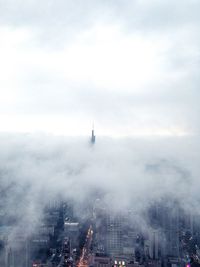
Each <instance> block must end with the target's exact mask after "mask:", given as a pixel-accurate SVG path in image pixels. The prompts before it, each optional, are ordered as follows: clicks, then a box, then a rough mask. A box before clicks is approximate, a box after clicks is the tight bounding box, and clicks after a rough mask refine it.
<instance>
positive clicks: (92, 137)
mask: <svg viewBox="0 0 200 267" xmlns="http://www.w3.org/2000/svg"><path fill="white" fill-rule="evenodd" d="M95 139H96V136H95V135H94V124H93V126H92V136H91V143H92V144H94V143H95Z"/></svg>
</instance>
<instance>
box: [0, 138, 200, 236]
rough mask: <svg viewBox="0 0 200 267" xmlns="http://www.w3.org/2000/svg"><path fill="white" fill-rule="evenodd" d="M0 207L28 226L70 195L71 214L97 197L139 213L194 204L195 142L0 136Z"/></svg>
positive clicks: (191, 209) (196, 178) (115, 209)
mask: <svg viewBox="0 0 200 267" xmlns="http://www.w3.org/2000/svg"><path fill="white" fill-rule="evenodd" d="M0 146H1V151H0V174H1V175H0V188H1V210H2V212H5V214H6V216H7V217H10V218H11V220H13V221H15V220H16V227H15V228H14V232H13V233H12V234H15V231H16V232H17V231H19V229H21V227H22V226H25V225H26V227H25V229H26V231H27V234H28V235H29V234H31V233H32V232H34V229H35V228H36V227H37V224H38V223H40V222H41V220H42V213H43V209H44V207H45V205H49V204H51V203H53V202H54V201H57V200H59V201H65V202H68V201H73V203H74V206H75V207H77V216H78V217H79V218H82V217H84V216H86V215H85V214H86V210H85V209H86V208H87V205H90V206H91V201H92V202H93V203H94V202H95V199H97V198H99V199H100V200H101V202H102V203H103V204H102V205H104V206H105V207H107V209H109V210H110V211H112V212H121V211H124V210H132V211H134V212H135V213H136V214H138V216H139V217H140V218H141V220H142V219H143V218H142V216H143V214H144V212H145V210H147V209H148V208H149V207H150V206H151V205H152V204H153V203H155V202H161V201H162V200H165V199H166V200H169V201H170V200H172V203H173V201H174V200H175V201H177V202H178V203H180V205H181V207H182V208H183V209H184V210H185V211H186V213H187V212H188V213H194V214H198V213H199V210H198V207H199V203H200V202H199V201H200V199H199V194H198V188H199V176H198V175H199V166H198V165H199V164H198V163H199V154H198V150H199V142H198V141H197V140H195V139H194V138H191V137H190V138H189V137H187V138H186V137H179V138H160V139H158V138H156V139H155V138H153V137H152V138H121V139H113V138H105V137H104V138H101V137H98V138H97V142H96V143H95V144H94V145H91V143H90V140H89V138H88V139H87V138H83V137H80V138H78V137H77V138H67V137H58V136H57V137H55V136H52V135H44V134H43V135H41V134H37V135H36V134H35V135H33V134H32V135H31V134H26V135H25V134H24V135H23V134H18V135H16V134H15V135H13V134H10V135H3V134H1V137H0Z"/></svg>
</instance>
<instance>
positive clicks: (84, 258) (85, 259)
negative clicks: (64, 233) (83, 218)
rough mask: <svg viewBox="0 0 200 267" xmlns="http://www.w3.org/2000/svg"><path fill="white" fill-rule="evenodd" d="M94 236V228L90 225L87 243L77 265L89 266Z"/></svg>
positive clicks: (79, 266)
mask: <svg viewBox="0 0 200 267" xmlns="http://www.w3.org/2000/svg"><path fill="white" fill-rule="evenodd" d="M92 237H93V230H92V226H91V225H90V227H89V229H88V232H87V236H86V239H85V244H84V247H83V250H82V253H81V256H80V260H79V262H78V263H77V267H88V266H89V264H88V260H89V254H90V248H91V243H92Z"/></svg>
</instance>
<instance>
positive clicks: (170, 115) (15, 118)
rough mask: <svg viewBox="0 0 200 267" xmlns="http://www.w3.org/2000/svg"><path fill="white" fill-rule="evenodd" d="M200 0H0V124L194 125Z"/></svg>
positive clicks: (70, 130) (134, 130)
mask: <svg viewBox="0 0 200 267" xmlns="http://www.w3.org/2000/svg"><path fill="white" fill-rule="evenodd" d="M199 12H200V1H199V0H176V1H174V0H151V1H149V0H132V1H131V0H96V1H94V0H93V1H92V0H84V1H83V0H56V1H52V0H42V1H39V0H24V1H23V0H0V131H4V132H5V131H6V132H47V133H53V134H59V135H60V134H61V135H62V134H64V135H87V134H89V133H90V130H91V126H92V122H93V121H94V122H95V128H96V131H97V135H109V136H124V135H129V136H134V135H139V136H143V135H161V136H162V135H172V136H174V135H178V136H179V135H186V134H192V135H193V134H195V135H196V134H198V132H199V128H200V122H199V97H200V92H199V84H200V81H199V79H200V75H199V68H200V31H199V27H200V16H199Z"/></svg>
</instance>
